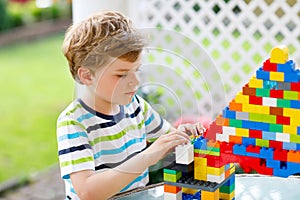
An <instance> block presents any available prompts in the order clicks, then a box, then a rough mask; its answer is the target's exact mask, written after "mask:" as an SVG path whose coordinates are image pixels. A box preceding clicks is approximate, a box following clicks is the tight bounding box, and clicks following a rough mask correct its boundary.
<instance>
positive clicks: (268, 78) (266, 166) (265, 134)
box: [164, 46, 300, 200]
mask: <svg viewBox="0 0 300 200" xmlns="http://www.w3.org/2000/svg"><path fill="white" fill-rule="evenodd" d="M299 117H300V71H299V69H295V63H294V62H293V61H292V60H288V49H287V48H286V47H284V46H279V47H276V48H273V49H272V51H271V54H270V59H267V60H266V61H265V62H264V63H263V66H262V67H259V68H258V70H257V71H256V74H255V75H254V76H253V77H252V78H251V79H250V80H249V82H248V83H247V84H246V85H244V86H243V88H242V90H241V91H240V92H238V94H237V95H236V96H235V98H234V99H233V100H232V101H231V102H230V103H229V105H228V106H227V107H226V108H225V109H224V110H223V112H222V113H221V114H219V115H218V116H217V118H216V120H215V121H213V122H212V123H211V124H210V127H209V129H208V130H207V131H206V132H205V133H204V135H203V136H201V137H198V138H195V139H193V141H191V144H187V145H185V146H179V147H177V148H176V157H178V158H176V163H174V164H173V165H171V166H169V167H168V168H166V169H164V181H165V187H166V188H167V189H165V199H184V200H189V199H204V200H214V199H228V200H231V199H234V198H235V194H234V190H235V175H234V173H235V165H234V163H238V164H239V165H240V167H241V168H242V169H243V171H244V173H250V172H252V171H255V172H256V173H259V174H264V175H270V176H279V177H288V176H290V175H293V174H296V173H299V172H300V120H299V119H300V118H299ZM191 146H193V151H194V155H193V158H191V157H190V153H191V149H192V147H191ZM168 187H172V188H174V189H172V190H171V189H168ZM172 195H173V196H172ZM171 196H172V198H171Z"/></svg>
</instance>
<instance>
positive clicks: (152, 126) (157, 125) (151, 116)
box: [136, 96, 171, 142]
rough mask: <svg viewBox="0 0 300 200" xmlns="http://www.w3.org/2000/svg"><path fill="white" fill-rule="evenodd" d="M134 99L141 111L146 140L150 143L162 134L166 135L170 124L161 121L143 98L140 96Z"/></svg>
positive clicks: (163, 120)
mask: <svg viewBox="0 0 300 200" xmlns="http://www.w3.org/2000/svg"><path fill="white" fill-rule="evenodd" d="M136 98H137V101H138V102H139V103H140V106H141V108H142V111H143V115H144V119H145V129H146V133H147V140H148V141H149V142H152V141H153V140H155V139H156V138H158V137H159V136H161V135H162V134H166V133H168V132H169V130H170V128H171V125H170V123H169V122H167V121H166V120H165V119H163V118H162V117H161V116H160V115H159V114H158V113H157V112H156V111H155V110H154V109H153V108H152V107H151V105H150V104H149V103H148V102H147V101H145V100H144V99H143V98H141V97H140V96H136Z"/></svg>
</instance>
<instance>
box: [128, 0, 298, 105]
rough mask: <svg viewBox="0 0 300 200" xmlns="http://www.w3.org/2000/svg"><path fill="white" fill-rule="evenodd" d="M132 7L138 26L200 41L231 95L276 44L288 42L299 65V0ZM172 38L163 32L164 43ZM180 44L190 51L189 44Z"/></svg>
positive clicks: (154, 2)
mask: <svg viewBox="0 0 300 200" xmlns="http://www.w3.org/2000/svg"><path fill="white" fill-rule="evenodd" d="M132 5H134V9H133V10H134V11H135V12H136V14H135V17H134V20H135V22H136V23H137V25H138V27H140V28H149V27H157V28H159V29H171V30H176V31H178V32H180V33H183V34H184V35H185V36H187V37H188V38H191V39H192V40H193V42H196V43H198V44H199V45H201V46H202V47H203V48H204V49H205V50H206V51H207V52H208V54H209V55H210V56H211V58H212V60H213V61H214V63H215V65H216V68H217V71H218V72H219V74H221V77H222V80H223V81H224V88H225V91H226V94H227V95H228V96H229V99H230V98H231V97H232V96H233V95H235V94H236V92H237V91H238V90H239V89H240V88H241V87H242V85H243V84H245V83H246V82H247V81H248V79H249V78H250V77H251V76H252V75H253V74H254V71H255V69H257V68H258V67H259V66H260V65H261V64H262V62H263V60H265V59H266V58H267V57H269V52H270V50H271V48H272V47H274V46H277V45H279V44H285V45H287V46H288V48H289V53H290V57H292V58H293V59H294V60H295V61H296V63H299V61H300V54H299V53H298V54H297V53H296V52H297V50H298V51H299V50H300V27H299V26H297V25H298V24H299V19H300V1H297V0H286V1H285V0H277V1H275V0H244V1H239V0H139V1H135V2H134V4H132ZM170 37H171V39H172V35H171V36H168V37H165V36H164V38H165V42H162V44H161V45H162V46H163V45H166V44H167V43H168V42H169V41H170V40H171V39H170ZM176 42H177V43H178V41H176ZM163 43H165V44H163ZM169 43H170V42H169ZM182 43H183V44H184V41H182ZM179 46H180V45H179ZM177 48H181V49H180V51H186V49H185V48H188V47H187V46H185V45H181V47H177ZM149 56H150V57H153V56H158V54H157V52H156V54H151V53H150V54H149ZM152 60H153V59H152ZM148 61H149V62H151V59H148ZM160 64H161V65H170V62H166V59H161V60H160ZM194 64H195V63H192V65H194ZM215 81H216V80H215ZM201 85H202V86H203V85H204V87H206V85H205V84H200V86H201ZM202 86H201V87H202ZM204 96H205V94H204ZM198 100H199V101H207V99H205V98H202V99H198ZM200 104H201V105H204V103H200Z"/></svg>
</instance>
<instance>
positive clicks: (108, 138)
mask: <svg viewBox="0 0 300 200" xmlns="http://www.w3.org/2000/svg"><path fill="white" fill-rule="evenodd" d="M144 124H145V121H144V120H142V122H141V123H139V124H137V125H131V126H128V127H126V128H124V129H123V130H122V131H120V132H119V133H116V134H114V135H108V136H101V137H98V138H95V139H94V140H93V141H91V142H90V145H92V146H94V145H95V144H97V143H99V142H104V141H112V140H117V139H119V138H121V137H123V136H124V135H125V134H126V133H127V132H128V131H133V130H137V129H141V128H142V127H143V125H144Z"/></svg>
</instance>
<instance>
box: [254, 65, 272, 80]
mask: <svg viewBox="0 0 300 200" xmlns="http://www.w3.org/2000/svg"><path fill="white" fill-rule="evenodd" d="M256 78H257V79H263V80H270V72H268V71H263V70H262V68H259V69H258V70H257V71H256Z"/></svg>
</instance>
